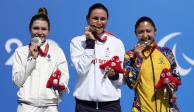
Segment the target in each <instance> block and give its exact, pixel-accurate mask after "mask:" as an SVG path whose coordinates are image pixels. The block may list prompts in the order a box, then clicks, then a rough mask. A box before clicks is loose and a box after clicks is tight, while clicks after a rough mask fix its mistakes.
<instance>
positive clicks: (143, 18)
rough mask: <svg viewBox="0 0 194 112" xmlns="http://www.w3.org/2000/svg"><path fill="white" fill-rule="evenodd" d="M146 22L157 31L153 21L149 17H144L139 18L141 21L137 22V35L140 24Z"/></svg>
mask: <svg viewBox="0 0 194 112" xmlns="http://www.w3.org/2000/svg"><path fill="white" fill-rule="evenodd" d="M144 21H147V22H149V23H150V24H151V25H152V26H153V27H154V30H155V31H156V26H155V24H154V22H153V20H152V19H151V18H149V17H147V16H142V17H141V18H139V19H138V20H137V22H136V23H135V33H136V30H137V27H138V26H139V24H140V23H141V22H144Z"/></svg>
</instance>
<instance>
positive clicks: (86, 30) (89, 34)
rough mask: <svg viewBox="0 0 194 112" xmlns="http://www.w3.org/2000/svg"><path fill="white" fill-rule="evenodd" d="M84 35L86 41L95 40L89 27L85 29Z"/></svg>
mask: <svg viewBox="0 0 194 112" xmlns="http://www.w3.org/2000/svg"><path fill="white" fill-rule="evenodd" d="M85 35H86V39H92V40H95V37H94V35H93V34H92V32H91V28H90V26H87V27H85Z"/></svg>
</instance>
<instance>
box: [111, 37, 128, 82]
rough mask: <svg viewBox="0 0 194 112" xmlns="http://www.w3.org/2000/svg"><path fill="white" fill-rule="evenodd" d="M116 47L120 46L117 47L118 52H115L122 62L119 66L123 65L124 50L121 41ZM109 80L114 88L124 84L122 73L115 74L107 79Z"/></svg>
mask: <svg viewBox="0 0 194 112" xmlns="http://www.w3.org/2000/svg"><path fill="white" fill-rule="evenodd" d="M118 45H120V47H119V46H117V47H118V48H119V50H117V51H118V52H117V54H118V56H119V59H120V60H121V61H122V63H121V65H123V60H124V54H125V48H124V45H123V43H122V42H121V41H120V43H119V44H118ZM109 79H110V80H111V81H112V82H113V84H114V85H116V86H121V85H123V84H125V77H124V76H123V73H115V75H113V76H111V77H109Z"/></svg>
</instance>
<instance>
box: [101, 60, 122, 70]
mask: <svg viewBox="0 0 194 112" xmlns="http://www.w3.org/2000/svg"><path fill="white" fill-rule="evenodd" d="M107 67H110V68H112V69H113V70H114V71H115V72H117V73H124V70H123V69H122V67H121V61H120V60H119V57H118V56H114V57H113V58H111V59H110V60H109V61H107V62H106V63H104V64H101V65H100V68H101V69H104V70H105V71H106V68H107Z"/></svg>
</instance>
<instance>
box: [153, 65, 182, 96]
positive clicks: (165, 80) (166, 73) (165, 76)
mask: <svg viewBox="0 0 194 112" xmlns="http://www.w3.org/2000/svg"><path fill="white" fill-rule="evenodd" d="M170 83H173V84H174V85H175V86H176V87H178V86H179V85H181V81H180V80H178V79H177V78H175V77H174V76H173V75H172V74H171V72H170V70H169V69H167V68H164V69H163V70H162V72H161V75H160V79H159V81H158V83H157V84H156V89H160V88H164V97H163V98H164V99H165V96H166V92H167V89H168V90H170V91H169V92H170V93H171V94H172V95H173V96H174V95H175V94H174V90H173V88H172V87H170V86H169V84H170Z"/></svg>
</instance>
